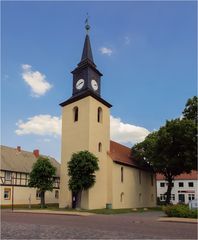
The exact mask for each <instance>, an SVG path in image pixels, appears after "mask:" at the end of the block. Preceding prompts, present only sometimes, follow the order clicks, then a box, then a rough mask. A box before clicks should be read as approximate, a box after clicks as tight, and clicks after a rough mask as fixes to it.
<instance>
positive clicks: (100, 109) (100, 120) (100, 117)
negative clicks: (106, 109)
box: [98, 107, 102, 123]
mask: <svg viewBox="0 0 198 240" xmlns="http://www.w3.org/2000/svg"><path fill="white" fill-rule="evenodd" d="M98 122H99V123H101V122H102V108H101V107H99V108H98Z"/></svg>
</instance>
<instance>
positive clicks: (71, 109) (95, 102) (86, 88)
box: [59, 21, 111, 209]
mask: <svg viewBox="0 0 198 240" xmlns="http://www.w3.org/2000/svg"><path fill="white" fill-rule="evenodd" d="M86 22H87V21H86ZM89 29H90V26H89V25H88V22H87V23H86V30H87V33H86V37H85V42H84V47H83V52H82V57H81V61H80V63H79V64H78V65H77V67H76V68H75V69H74V70H73V71H72V74H73V92H72V96H71V98H69V99H68V100H66V101H64V102H62V103H61V104H60V106H61V107H62V147H61V183H60V200H59V207H60V208H64V207H71V206H72V193H71V192H70V191H69V188H68V180H69V178H68V175H67V162H68V161H70V159H71V156H72V154H73V153H76V152H78V151H84V150H88V151H90V152H92V153H93V154H95V155H96V156H97V157H98V159H99V168H100V170H99V171H97V172H96V183H95V185H94V186H93V187H92V188H90V189H89V190H87V191H84V192H83V193H82V199H81V207H82V208H84V209H97V208H105V206H106V203H107V197H108V196H107V195H108V193H107V192H108V166H107V165H108V162H107V159H108V156H107V153H108V152H109V149H110V111H109V109H110V108H111V104H109V103H108V102H106V101H105V100H104V99H103V98H102V97H101V77H102V73H101V72H100V71H99V70H98V69H97V67H96V65H95V63H94V60H93V55H92V50H91V43H90V38H89V33H88V31H89Z"/></svg>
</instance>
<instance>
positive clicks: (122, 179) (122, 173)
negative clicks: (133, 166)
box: [121, 167, 124, 182]
mask: <svg viewBox="0 0 198 240" xmlns="http://www.w3.org/2000/svg"><path fill="white" fill-rule="evenodd" d="M123 181H124V168H123V167H121V182H123Z"/></svg>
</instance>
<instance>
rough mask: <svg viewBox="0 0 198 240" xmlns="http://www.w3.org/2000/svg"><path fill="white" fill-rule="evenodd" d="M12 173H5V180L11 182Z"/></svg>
mask: <svg viewBox="0 0 198 240" xmlns="http://www.w3.org/2000/svg"><path fill="white" fill-rule="evenodd" d="M11 178H12V173H11V172H5V180H11Z"/></svg>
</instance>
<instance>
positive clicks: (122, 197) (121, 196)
mask: <svg viewBox="0 0 198 240" xmlns="http://www.w3.org/2000/svg"><path fill="white" fill-rule="evenodd" d="M123 200H124V193H123V192H122V193H121V194H120V202H123Z"/></svg>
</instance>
